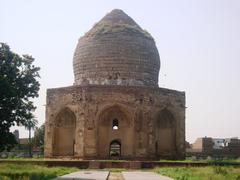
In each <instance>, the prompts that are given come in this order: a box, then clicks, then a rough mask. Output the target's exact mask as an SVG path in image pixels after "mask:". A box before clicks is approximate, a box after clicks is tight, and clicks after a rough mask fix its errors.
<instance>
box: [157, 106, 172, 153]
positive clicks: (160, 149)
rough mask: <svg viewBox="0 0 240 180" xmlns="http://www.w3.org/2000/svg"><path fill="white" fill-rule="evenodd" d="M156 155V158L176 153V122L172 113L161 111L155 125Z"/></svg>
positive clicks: (165, 110)
mask: <svg viewBox="0 0 240 180" xmlns="http://www.w3.org/2000/svg"><path fill="white" fill-rule="evenodd" d="M155 127H156V129H155V133H156V135H155V137H156V141H155V153H156V156H160V157H161V156H165V157H166V156H168V155H169V156H170V155H172V154H173V153H174V152H175V151H176V120H175V118H174V115H173V114H172V113H171V111H169V110H167V109H163V110H161V111H160V112H159V113H158V114H157V117H156V124H155Z"/></svg>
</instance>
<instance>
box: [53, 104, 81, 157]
mask: <svg viewBox="0 0 240 180" xmlns="http://www.w3.org/2000/svg"><path fill="white" fill-rule="evenodd" d="M54 125H55V126H54V138H53V139H54V141H53V155H55V156H73V155H74V144H75V129H76V116H75V114H74V112H73V111H71V110H70V109H69V108H63V109H62V110H61V111H60V112H59V113H58V114H57V116H56V118H55V123H54Z"/></svg>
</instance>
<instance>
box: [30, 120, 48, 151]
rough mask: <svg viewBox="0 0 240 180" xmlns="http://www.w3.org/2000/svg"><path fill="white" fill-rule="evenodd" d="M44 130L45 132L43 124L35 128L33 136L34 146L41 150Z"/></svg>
mask: <svg viewBox="0 0 240 180" xmlns="http://www.w3.org/2000/svg"><path fill="white" fill-rule="evenodd" d="M44 132H45V124H43V125H41V126H40V127H39V128H36V129H35V131H34V138H33V144H34V146H36V147H39V148H40V149H41V151H42V152H43V149H44Z"/></svg>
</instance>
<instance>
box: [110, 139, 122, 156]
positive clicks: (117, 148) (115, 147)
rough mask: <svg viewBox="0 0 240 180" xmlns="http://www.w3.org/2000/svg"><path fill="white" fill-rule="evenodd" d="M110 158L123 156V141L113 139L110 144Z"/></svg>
mask: <svg viewBox="0 0 240 180" xmlns="http://www.w3.org/2000/svg"><path fill="white" fill-rule="evenodd" d="M109 157H110V159H118V158H120V157H121V143H120V141H119V140H113V141H112V142H111V143H110V146H109Z"/></svg>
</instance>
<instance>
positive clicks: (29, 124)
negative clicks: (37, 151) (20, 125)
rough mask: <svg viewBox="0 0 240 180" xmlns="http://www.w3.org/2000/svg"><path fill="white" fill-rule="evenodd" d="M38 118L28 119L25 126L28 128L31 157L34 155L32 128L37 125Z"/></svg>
mask: <svg viewBox="0 0 240 180" xmlns="http://www.w3.org/2000/svg"><path fill="white" fill-rule="evenodd" d="M37 123H38V122H37V120H36V119H29V120H27V123H26V124H25V125H24V126H25V128H26V129H27V130H28V152H29V157H32V136H31V130H34V129H35V128H36V126H37Z"/></svg>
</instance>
